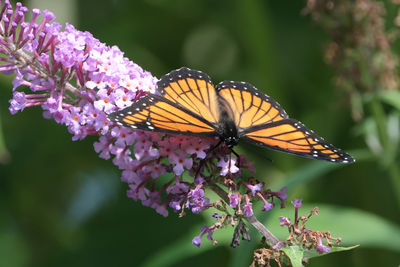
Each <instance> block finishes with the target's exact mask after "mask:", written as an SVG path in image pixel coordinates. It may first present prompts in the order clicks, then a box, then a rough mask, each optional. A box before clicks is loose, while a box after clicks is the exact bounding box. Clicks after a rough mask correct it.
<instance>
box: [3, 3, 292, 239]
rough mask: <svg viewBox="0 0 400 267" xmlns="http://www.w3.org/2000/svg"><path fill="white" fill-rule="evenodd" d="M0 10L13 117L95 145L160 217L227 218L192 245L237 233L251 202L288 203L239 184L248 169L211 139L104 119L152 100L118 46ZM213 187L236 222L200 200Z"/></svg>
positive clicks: (149, 82) (46, 18) (49, 18)
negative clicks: (47, 122)
mask: <svg viewBox="0 0 400 267" xmlns="http://www.w3.org/2000/svg"><path fill="white" fill-rule="evenodd" d="M0 10H1V14H0V51H1V53H2V54H3V56H2V57H1V58H0V61H2V62H1V63H2V64H1V65H0V72H2V73H3V74H14V79H13V82H12V98H11V99H10V100H9V104H10V106H9V111H10V113H11V114H16V113H18V112H19V111H24V110H25V109H27V108H30V107H34V106H40V107H41V108H42V110H43V116H44V117H45V118H46V119H52V120H54V121H56V122H57V123H58V124H61V125H64V126H65V127H66V128H67V130H68V131H69V132H70V133H71V134H72V140H74V141H75V140H82V139H84V138H86V137H88V136H95V137H96V138H98V139H97V140H96V141H94V144H93V146H94V150H95V151H96V153H98V154H99V157H101V158H103V159H106V160H112V162H113V164H115V165H116V166H117V167H118V168H119V169H120V170H121V181H122V182H124V183H127V185H128V186H127V187H128V190H127V196H128V197H129V198H132V199H134V200H136V201H141V202H142V204H143V205H145V206H148V207H151V208H153V209H154V210H155V211H156V212H158V213H159V214H161V215H163V216H167V215H168V209H171V210H173V211H174V212H180V214H181V215H182V214H184V212H183V210H185V209H186V210H191V211H192V212H193V213H199V212H202V211H204V210H206V209H208V208H211V207H215V208H217V209H219V210H220V211H223V212H225V213H226V214H227V215H223V216H222V215H215V216H214V217H213V218H214V219H215V220H218V222H217V223H216V224H215V225H214V226H212V227H206V226H205V227H203V228H202V230H201V234H200V235H199V236H197V237H195V238H194V239H193V244H194V245H196V246H200V245H201V237H202V236H203V235H204V234H206V233H207V234H208V239H209V240H211V241H213V242H214V240H213V238H212V233H213V232H214V231H215V230H216V229H219V228H221V227H223V226H224V225H225V224H224V223H222V222H227V221H228V219H227V218H230V219H229V220H230V221H229V223H228V225H234V224H237V223H238V221H240V220H241V217H242V216H245V217H251V216H253V214H254V212H253V208H252V207H253V201H257V200H259V199H261V200H262V201H263V202H264V207H263V210H264V211H268V210H270V209H271V208H272V207H273V201H274V197H275V198H278V199H280V200H281V201H283V200H284V199H285V198H286V194H285V193H284V189H282V190H281V191H279V192H272V191H270V190H268V189H265V188H264V183H260V182H256V183H254V182H250V181H248V182H245V181H242V182H241V178H239V176H240V174H241V173H242V170H245V169H247V170H249V171H250V172H255V170H254V168H253V167H252V163H251V162H248V161H247V160H246V158H245V156H244V155H240V156H239V158H236V157H231V156H229V155H228V153H229V152H230V150H229V149H227V147H225V146H224V145H222V146H220V147H218V148H216V149H214V148H215V145H216V143H218V141H219V140H216V139H215V138H198V137H187V136H177V135H171V134H163V133H152V132H145V131H141V130H133V129H128V128H124V127H121V126H119V125H117V124H115V123H113V122H111V121H109V120H108V119H107V115H108V114H110V113H112V112H115V111H119V110H121V109H123V108H125V107H128V106H130V105H131V104H132V103H135V102H136V101H138V100H139V99H140V98H141V97H143V96H145V95H146V94H148V93H153V94H157V90H156V89H157V78H156V77H154V76H153V75H152V74H151V73H150V72H148V71H145V70H143V69H142V68H141V67H140V66H138V65H137V64H135V63H134V62H132V61H130V60H129V59H128V58H126V57H125V56H124V53H123V52H122V51H121V50H120V49H119V48H118V47H117V46H107V45H106V44H104V43H102V42H100V41H99V40H98V39H96V38H95V37H93V35H92V34H91V33H89V32H84V31H79V30H77V29H75V27H74V26H73V25H71V24H68V23H67V24H65V25H64V26H63V25H60V24H58V23H57V22H55V21H54V20H55V16H54V14H53V13H51V12H50V11H47V10H43V11H40V10H39V9H33V10H32V11H31V12H30V14H29V10H28V9H27V8H26V7H24V6H23V5H22V4H21V3H17V4H16V5H15V6H14V7H13V6H12V5H11V3H10V2H9V1H8V0H5V1H0ZM27 17H30V19H27ZM211 148H213V149H211ZM217 182H218V183H219V184H220V185H223V186H224V189H225V192H229V194H230V198H229V199H228V200H226V203H227V204H228V205H229V207H230V208H231V209H232V210H233V211H234V216H232V215H230V214H229V211H227V210H226V209H225V208H224V207H223V206H221V204H220V202H218V201H216V202H212V201H211V200H210V198H209V197H208V196H207V189H208V186H209V185H211V184H213V183H214V184H216V183H217ZM240 188H244V189H245V190H247V191H248V193H243V192H241V191H240V190H239V189H240ZM241 202H242V203H241ZM235 216H236V217H235ZM232 218H235V219H232Z"/></svg>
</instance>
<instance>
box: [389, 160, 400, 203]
mask: <svg viewBox="0 0 400 267" xmlns="http://www.w3.org/2000/svg"><path fill="white" fill-rule="evenodd" d="M388 172H389V176H390V178H391V180H392V184H393V190H395V195H396V197H397V204H398V207H400V171H399V168H398V167H397V165H396V163H394V162H392V163H390V165H389V166H388Z"/></svg>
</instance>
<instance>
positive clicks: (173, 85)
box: [157, 67, 220, 124]
mask: <svg viewBox="0 0 400 267" xmlns="http://www.w3.org/2000/svg"><path fill="white" fill-rule="evenodd" d="M157 90H158V91H159V93H160V94H161V95H162V96H163V97H164V98H166V99H168V100H169V101H171V102H174V103H176V104H178V105H179V106H181V107H183V108H185V109H187V110H190V111H191V112H193V113H194V114H196V115H198V116H199V117H202V118H204V119H205V120H207V121H209V122H210V123H213V124H216V123H218V122H219V117H220V115H219V107H218V96H217V92H216V90H215V88H214V85H213V84H212V82H211V80H210V77H209V76H208V75H207V74H205V73H203V72H201V71H196V70H191V69H189V68H185V67H183V68H180V69H177V70H173V71H171V72H170V73H168V74H166V75H164V76H163V77H162V78H161V80H160V81H159V82H158V83H157Z"/></svg>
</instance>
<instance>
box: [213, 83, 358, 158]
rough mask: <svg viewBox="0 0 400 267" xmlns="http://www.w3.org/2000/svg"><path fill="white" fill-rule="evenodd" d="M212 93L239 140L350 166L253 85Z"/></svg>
mask: <svg viewBox="0 0 400 267" xmlns="http://www.w3.org/2000/svg"><path fill="white" fill-rule="evenodd" d="M216 89H217V92H218V94H219V95H220V96H221V97H222V98H223V99H224V100H225V101H226V102H227V103H228V105H229V107H230V108H231V117H232V118H233V119H234V121H235V124H236V125H237V127H238V129H239V135H240V138H241V139H243V140H245V141H248V142H250V143H254V144H256V145H259V146H263V147H267V148H270V149H274V150H279V151H283V152H286V153H291V154H296V155H299V156H303V157H307V158H313V159H320V160H327V161H332V162H340V163H352V162H354V159H353V158H352V157H351V156H350V155H348V154H346V153H344V152H343V151H341V150H340V149H338V148H336V147H334V146H333V145H331V144H329V143H327V142H326V141H325V140H324V139H323V138H321V137H319V136H318V135H316V134H315V133H314V132H313V131H311V130H309V129H308V128H307V127H305V126H304V125H303V124H302V123H301V122H299V121H297V120H294V119H289V117H288V115H287V114H286V112H285V110H284V109H283V108H282V107H281V106H280V105H279V104H278V102H276V101H275V100H274V99H272V98H271V97H269V96H267V95H265V94H264V93H262V92H261V91H259V90H257V89H256V88H255V87H254V86H253V85H251V84H249V83H246V82H234V81H224V82H221V83H219V84H218V85H217V86H216Z"/></svg>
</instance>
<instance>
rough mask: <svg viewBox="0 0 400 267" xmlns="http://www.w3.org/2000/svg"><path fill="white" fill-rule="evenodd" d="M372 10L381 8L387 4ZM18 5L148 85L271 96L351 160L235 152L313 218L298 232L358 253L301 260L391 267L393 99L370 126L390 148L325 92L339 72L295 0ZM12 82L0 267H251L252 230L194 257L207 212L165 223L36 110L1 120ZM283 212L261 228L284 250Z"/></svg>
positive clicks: (395, 219) (399, 230)
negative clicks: (168, 79)
mask: <svg viewBox="0 0 400 267" xmlns="http://www.w3.org/2000/svg"><path fill="white" fill-rule="evenodd" d="M28 2H29V3H28ZM384 3H385V5H387V6H390V2H389V1H388V2H384ZM24 4H29V7H30V8H34V7H38V8H41V9H50V10H52V11H54V12H55V13H56V15H57V16H58V18H59V20H58V21H60V22H65V21H69V22H71V23H72V24H74V25H75V26H76V27H77V28H78V29H80V30H83V31H89V32H91V33H92V34H93V35H94V36H95V37H96V38H98V39H100V41H102V42H105V43H107V44H108V45H110V46H112V45H117V46H119V48H120V49H121V50H122V51H124V52H125V53H126V56H127V57H129V58H130V59H131V60H133V61H135V62H136V63H137V64H139V65H140V66H142V67H143V68H144V69H146V70H149V71H150V72H152V73H153V75H155V76H157V77H160V76H162V75H163V74H165V73H167V72H169V71H170V70H172V69H175V68H179V67H181V66H187V67H190V68H194V69H199V70H202V71H204V72H206V73H208V74H209V75H210V76H211V77H212V79H213V80H214V82H215V83H218V82H219V81H221V80H225V79H227V80H243V81H248V82H251V83H252V84H254V85H255V86H256V87H258V88H259V89H260V90H263V91H264V92H265V93H267V94H268V95H270V96H272V97H273V98H275V99H276V100H277V101H278V102H279V103H280V104H281V105H282V106H283V107H284V108H285V109H286V111H287V113H288V114H289V115H290V116H291V117H294V118H296V119H299V120H301V121H302V122H304V123H305V124H306V125H307V126H308V127H310V128H311V129H313V130H314V131H316V132H317V133H318V134H319V135H321V136H323V137H324V138H326V139H327V140H328V141H329V142H331V143H333V144H334V145H336V146H338V147H340V148H343V149H344V150H345V151H347V152H349V153H350V154H352V155H354V156H355V157H356V159H357V162H356V163H355V164H352V165H349V166H343V165H335V164H330V163H327V162H319V161H312V160H308V159H303V158H300V157H295V156H291V155H286V154H283V153H279V152H273V151H267V150H265V149H260V148H256V147H253V146H250V145H246V144H242V145H241V146H240V147H239V148H238V152H239V153H244V154H246V155H247V157H248V159H250V160H252V161H254V162H255V168H256V169H257V178H258V179H262V180H263V181H265V183H266V184H267V185H268V186H270V187H271V188H272V189H273V190H279V189H280V187H281V186H283V185H288V187H289V189H288V191H289V200H291V199H293V198H303V199H304V203H306V204H307V205H306V207H304V208H302V209H301V212H302V213H308V212H309V210H310V209H311V208H312V207H314V206H319V207H320V208H321V210H320V213H321V215H320V216H319V217H315V218H313V219H311V220H310V227H312V228H313V229H314V230H321V231H332V233H333V236H340V237H342V238H343V245H346V246H349V245H355V244H360V245H361V246H360V247H359V248H357V249H355V250H351V251H347V252H342V253H336V254H332V255H328V256H324V257H319V258H315V259H312V260H311V264H310V265H311V266H398V264H400V226H399V225H400V216H399V215H400V206H399V199H400V195H398V192H397V193H396V186H395V184H396V181H397V182H398V180H396V179H397V178H398V177H399V176H398V167H399V166H398V165H399V163H400V162H399V153H398V152H397V150H398V148H399V143H398V136H397V139H396V134H398V132H399V123H398V118H399V117H398V114H399V109H400V104H399V103H400V99H399V98H398V94H396V91H395V92H394V96H393V97H387V98H388V99H390V100H391V101H392V102H394V103H395V104H393V103H392V104H391V103H386V102H385V101H381V102H380V104H381V107H382V109H381V111H383V113H382V112H381V115H382V116H381V117H380V118H381V120H383V121H385V123H387V127H388V129H389V130H388V132H387V133H386V134H388V135H389V136H391V139H385V136H384V135H380V136H377V134H376V131H375V130H376V129H375V128H374V125H375V124H374V123H373V122H374V117H373V116H372V112H371V113H370V112H368V110H367V111H366V112H365V114H364V117H363V119H362V120H361V121H360V120H359V121H357V122H355V121H354V120H353V119H352V116H351V103H353V102H352V100H351V99H350V97H349V93H348V92H346V90H343V89H342V88H340V86H337V85H336V84H335V82H334V77H335V75H336V74H337V69H335V68H334V67H332V65H328V64H326V62H325V61H324V53H325V52H324V51H325V48H326V46H327V44H328V43H329V42H330V41H331V40H330V35H328V34H327V33H326V32H325V31H324V30H323V29H322V28H321V27H319V26H318V25H315V23H313V22H312V19H311V17H310V16H304V15H302V12H301V11H302V10H303V8H304V7H305V5H306V2H305V1H291V0H281V1H261V0H258V1H256V0H243V1H240V0H235V1H228V0H226V1H215V0H204V1H191V0H174V1H167V0H140V1H128V0H110V1H105V0H104V1H99V0H97V1H96V0H85V1H61V0H59V1H55V0H48V1H45V0H41V1H36V2H35V1H26V2H24ZM390 8H393V7H390ZM395 15H396V11H395V10H391V9H388V15H387V16H386V18H385V19H386V20H387V22H388V23H392V21H393V19H394V17H395ZM339 34H340V32H339ZM393 47H394V48H393V51H394V53H395V54H396V53H398V52H400V48H399V47H398V45H397V46H393ZM367 71H368V68H367ZM11 80H12V77H9V76H5V75H1V76H0V86H1V88H0V96H1V98H0V99H1V102H0V207H1V208H0V210H1V212H0V266H11V267H14V266H15V267H17V266H187V265H189V264H190V265H191V266H193V267H194V266H205V265H208V266H248V265H249V263H250V261H251V260H252V250H254V249H255V246H256V245H258V243H259V242H258V241H259V239H260V237H259V236H258V235H256V233H254V232H253V233H252V234H253V242H252V243H251V244H242V245H241V246H240V247H238V248H236V249H233V248H230V247H229V243H230V238H231V235H232V229H227V230H224V231H221V232H220V233H217V234H216V235H215V237H216V238H217V239H218V240H219V243H218V245H216V246H214V247H213V246H211V245H210V244H209V242H208V241H206V240H204V242H203V245H202V247H201V248H197V247H195V246H193V245H192V244H191V239H192V238H193V237H194V236H195V235H198V234H199V232H200V226H201V225H203V224H206V223H207V222H209V218H206V215H203V216H198V215H197V216H194V215H192V214H188V215H187V216H186V217H184V218H182V219H179V218H177V217H178V216H177V215H176V214H173V213H172V214H170V216H169V217H168V218H164V217H162V216H160V215H159V214H157V213H156V212H155V211H153V210H152V209H150V208H147V207H143V206H142V205H141V204H140V203H137V202H134V201H133V200H132V199H128V198H127V197H126V196H125V192H126V190H127V185H126V184H123V183H121V182H120V181H119V175H120V173H119V171H118V169H117V168H116V167H115V166H113V165H112V163H111V161H105V160H102V159H100V158H99V157H98V156H97V155H96V153H95V152H94V150H93V142H94V141H96V138H95V137H88V138H86V140H84V141H79V142H73V141H71V137H72V136H71V135H70V134H69V133H68V132H67V129H66V128H65V127H63V126H60V125H57V124H56V123H55V122H54V121H50V120H46V119H43V117H42V112H41V110H40V109H39V108H31V109H27V110H25V111H24V112H22V113H18V114H17V115H15V116H12V115H10V114H9V112H8V100H9V99H10V98H11V95H12V93H11V88H12V86H11ZM379 89H382V88H379ZM383 89H384V88H383ZM397 90H398V89H397ZM397 92H398V91H397ZM362 94H363V93H361V96H363V95H362ZM369 97H371V96H370V95H369ZM372 97H374V96H372ZM396 97H397V98H396ZM362 99H363V98H362ZM396 101H397V102H396ZM389 102H390V101H389ZM396 103H397V104H398V108H396V105H397V104H396ZM363 104H364V103H363V102H362V101H361V105H363ZM353 105H354V103H353ZM389 117H390V118H391V119H389ZM368 118H370V120H369V121H371V120H372V126H371V122H370V123H369V124H368V125H370V126H371V127H364V126H365V124H364V122H366V121H368ZM396 127H397V128H396ZM374 129H375V130H374ZM371 136H372V137H371ZM393 136H394V137H393ZM368 138H375V139H373V140H378V142H379V138H381V139H382V138H383V139H385V140H386V142H387V143H388V145H387V147H390V148H391V153H394V154H393V155H394V156H392V157H391V160H390V162H383V163H382V161H381V159H382V158H383V157H384V156H385V155H387V151H385V150H384V149H381V150H378V151H374V150H373V149H370V147H368V146H367V144H366V143H367V142H366V141H365V140H366V139H368ZM371 151H374V153H372V152H371ZM267 157H268V158H270V159H272V160H273V162H272V163H271V162H269V161H268V159H267ZM396 172H397V173H396ZM396 175H397V176H396ZM288 206H289V205H288ZM292 213H293V210H292V208H291V207H288V208H287V209H286V210H285V211H282V210H279V209H276V210H275V211H274V212H271V214H267V216H265V214H264V215H263V217H262V216H261V217H260V218H261V219H262V220H263V222H264V223H265V224H266V225H267V227H268V228H271V229H272V231H273V232H274V233H276V234H277V235H278V236H279V237H280V238H282V239H283V238H285V235H286V234H287V233H286V232H285V230H284V229H281V228H280V227H279V222H278V220H277V217H279V216H280V215H282V214H284V215H290V216H291V215H292Z"/></svg>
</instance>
